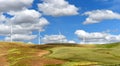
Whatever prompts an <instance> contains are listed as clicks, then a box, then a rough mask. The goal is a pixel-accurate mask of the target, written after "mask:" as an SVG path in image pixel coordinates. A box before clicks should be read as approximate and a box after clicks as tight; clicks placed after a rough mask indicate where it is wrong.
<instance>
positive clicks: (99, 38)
mask: <svg viewBox="0 0 120 66" xmlns="http://www.w3.org/2000/svg"><path fill="white" fill-rule="evenodd" d="M75 34H76V35H77V36H78V38H79V39H80V40H81V43H85V44H90V43H92V44H103V43H113V42H120V35H112V34H109V33H103V32H91V33H89V32H86V31H84V30H76V32H75Z"/></svg>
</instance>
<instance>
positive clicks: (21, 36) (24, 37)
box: [5, 34, 37, 41]
mask: <svg viewBox="0 0 120 66" xmlns="http://www.w3.org/2000/svg"><path fill="white" fill-rule="evenodd" d="M11 37H12V40H13V41H27V40H33V39H35V38H36V37H37V36H36V35H24V34H13V35H12V36H11ZM11 37H6V38H5V41H10V40H11Z"/></svg>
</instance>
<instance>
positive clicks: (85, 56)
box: [0, 42, 120, 66]
mask: <svg viewBox="0 0 120 66" xmlns="http://www.w3.org/2000/svg"><path fill="white" fill-rule="evenodd" d="M0 58H1V60H0V66H83V65H86V66H93V65H94V66H97V65H100V66H104V65H105V66H114V65H120V43H113V44H103V45H97V44H95V45H79V44H67V43H63V44H60V43H54V44H44V45H33V44H25V43H15V42H14V43H9V42H0Z"/></svg>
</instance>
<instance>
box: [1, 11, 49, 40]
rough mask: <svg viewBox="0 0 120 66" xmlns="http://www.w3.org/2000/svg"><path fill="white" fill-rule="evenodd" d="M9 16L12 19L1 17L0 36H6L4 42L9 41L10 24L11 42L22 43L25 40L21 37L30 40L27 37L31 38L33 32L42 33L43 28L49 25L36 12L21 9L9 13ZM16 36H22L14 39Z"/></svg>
mask: <svg viewBox="0 0 120 66" xmlns="http://www.w3.org/2000/svg"><path fill="white" fill-rule="evenodd" d="M8 14H9V15H12V16H13V17H11V18H7V17H5V16H4V15H2V16H1V17H2V18H1V22H0V27H1V28H0V36H5V37H6V36H8V37H6V38H5V40H6V41H8V40H10V37H9V36H10V35H11V23H12V28H13V29H12V30H13V31H12V33H13V35H12V36H13V41H22V39H23V41H24V40H25V39H24V38H23V36H25V37H26V40H27V39H28V40H30V39H29V38H30V37H28V36H31V35H30V34H32V32H33V31H34V30H36V31H38V30H39V31H41V32H42V31H44V27H45V26H46V25H48V24H49V22H48V21H47V19H45V18H43V17H42V16H41V14H40V13H39V12H38V11H35V10H28V9H23V10H20V11H10V12H8ZM16 36H22V37H18V38H16Z"/></svg>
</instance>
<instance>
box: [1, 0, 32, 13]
mask: <svg viewBox="0 0 120 66" xmlns="http://www.w3.org/2000/svg"><path fill="white" fill-rule="evenodd" d="M32 3H33V0H7V1H6V0H0V5H1V6H0V12H8V11H18V10H22V9H24V8H27V7H29V6H31V5H32Z"/></svg>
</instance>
